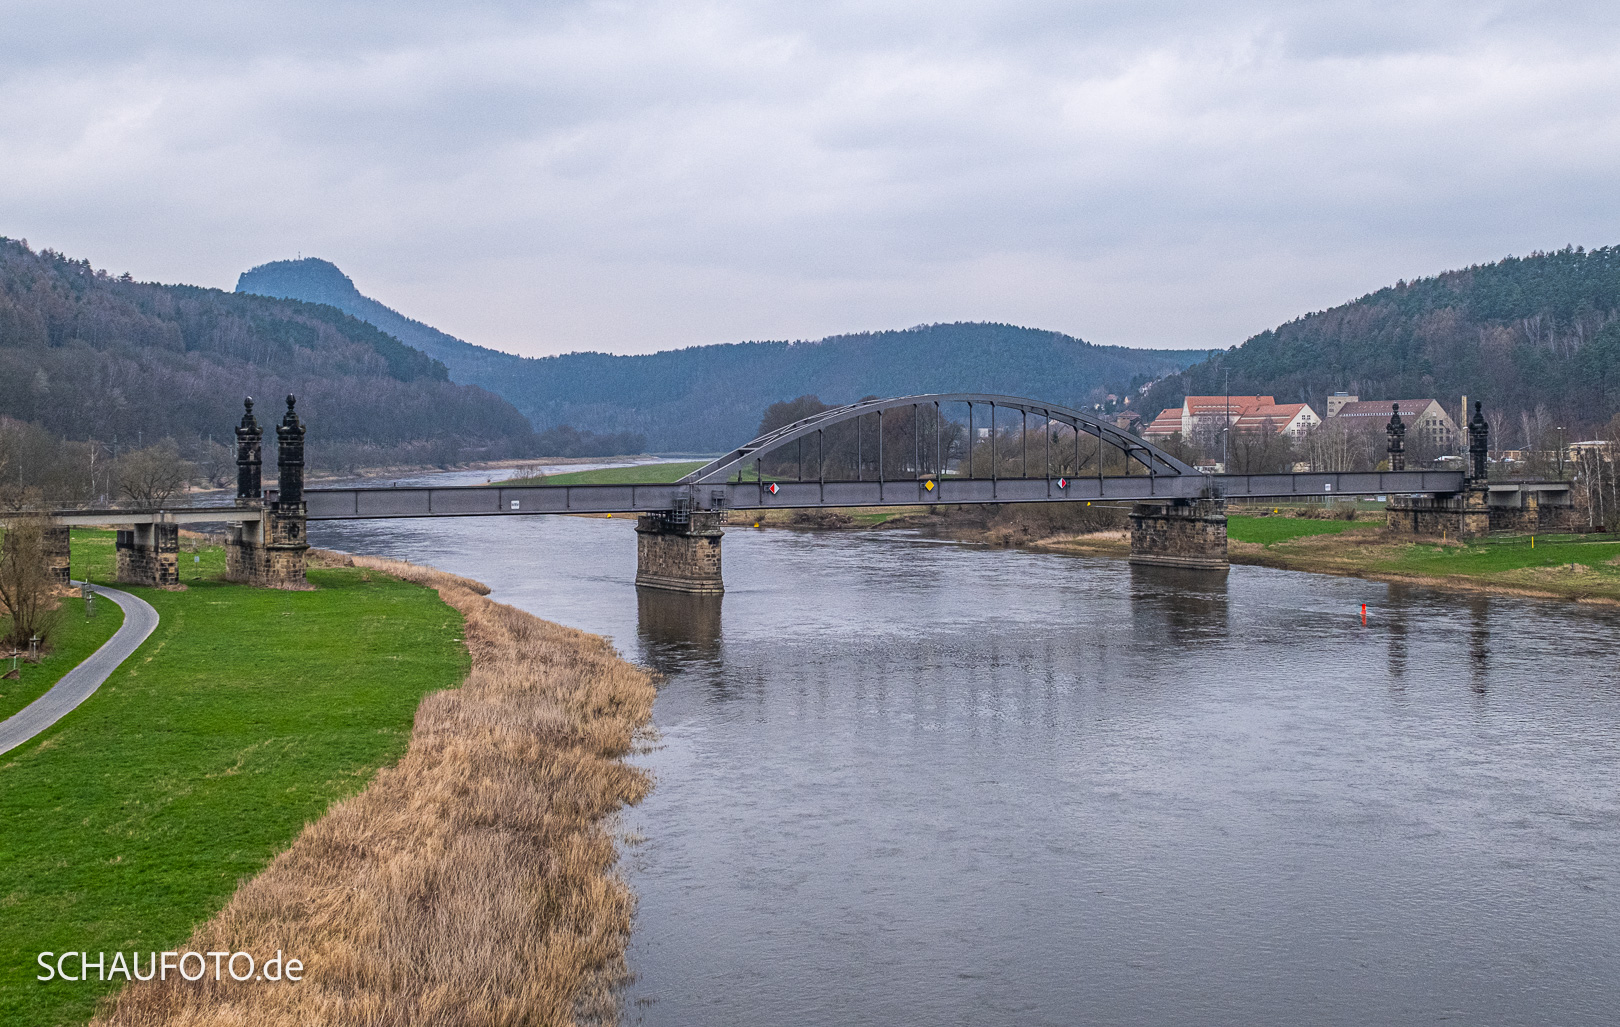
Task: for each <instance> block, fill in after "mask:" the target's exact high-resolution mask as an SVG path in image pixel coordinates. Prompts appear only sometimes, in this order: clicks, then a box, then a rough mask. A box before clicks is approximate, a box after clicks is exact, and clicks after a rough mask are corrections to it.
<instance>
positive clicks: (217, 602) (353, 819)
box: [0, 530, 652, 1027]
mask: <svg viewBox="0 0 1620 1027" xmlns="http://www.w3.org/2000/svg"><path fill="white" fill-rule="evenodd" d="M112 543H113V536H112V533H111V532H96V531H79V530H75V532H74V534H73V561H74V569H75V573H76V574H78V575H88V576H89V577H90V578H91V579H92V580H99V581H107V580H108V579H109V578H110V574H111V565H112V556H113V544H112ZM186 555H187V556H188V557H189V556H192V555H196V556H197V557H198V560H197V562H195V563H194V562H193V561H192V560H190V559H186V560H184V561H183V563H182V567H181V570H182V574H183V577H184V583H185V585H186V588H185V589H184V590H183V591H171V590H163V589H145V588H136V587H130V589H129V590H130V591H131V592H134V593H137V594H139V595H140V596H141V597H142V598H144V599H146V600H147V601H148V602H150V603H151V604H152V605H153V606H154V607H156V608H158V610H159V613H160V615H161V617H162V622H161V624H160V627H159V629H158V631H157V632H156V633H155V634H154V635H153V636H152V638H151V639H149V640H148V642H147V643H146V644H145V645H144V646H143V647H142V648H141V649H139V650H138V651H137V652H136V653H135V655H134V656H133V657H132V658H131V659H130V660H129V661H126V663H125V664H124V666H122V667H120V668H119V670H118V671H117V672H115V674H114V675H113V676H112V677H111V678H109V679H108V681H107V682H106V684H104V685H103V686H102V688H101V689H100V690H98V692H97V693H96V694H95V695H93V696H91V697H90V698H89V699H88V700H86V702H85V703H84V704H83V705H82V706H80V707H79V708H78V709H77V710H75V711H74V712H73V713H72V714H70V715H69V716H68V717H66V718H64V720H63V721H61V722H59V723H58V724H56V725H54V726H53V727H52V728H50V729H48V730H47V731H46V732H44V733H43V734H42V735H41V736H39V737H38V738H37V739H35V740H32V741H30V742H28V743H26V744H25V745H23V746H21V747H19V748H18V749H16V750H13V751H12V752H10V753H8V754H6V755H5V756H4V757H3V758H0V823H4V824H5V825H6V828H5V831H4V832H0V897H3V899H4V905H5V911H4V912H5V920H6V928H7V929H6V931H5V932H3V937H0V1023H6V1024H10V1023H18V1024H24V1023H26V1024H29V1025H30V1027H36V1025H57V1024H83V1023H85V1022H86V1020H88V1019H89V1018H90V1017H91V1016H92V1014H93V1013H95V1011H96V1006H97V1003H98V1000H101V999H103V998H105V997H108V996H110V995H111V994H112V993H113V992H114V991H116V989H117V988H119V987H120V986H122V985H124V984H125V980H124V979H123V978H114V979H109V980H107V981H96V980H94V979H93V978H94V977H95V975H94V973H92V975H91V976H92V980H91V981H88V982H71V983H70V982H64V981H52V982H48V983H47V982H39V981H36V980H35V977H36V974H37V973H38V972H39V968H38V966H37V965H36V956H37V955H38V953H39V952H63V951H67V950H70V949H71V950H73V951H88V952H91V953H94V952H96V951H106V952H109V953H111V952H114V951H124V952H129V951H131V950H139V951H141V952H142V953H143V954H144V953H147V952H151V951H163V950H170V949H176V948H178V947H183V946H184V944H185V943H186V939H187V937H188V936H192V937H197V938H201V937H203V936H204V932H209V931H214V932H221V936H229V937H232V938H237V939H241V940H240V941H232V942H230V944H232V945H233V946H234V948H235V949H241V950H245V951H257V952H259V953H260V955H261V957H262V956H264V955H269V954H271V953H273V951H274V950H275V949H276V948H278V947H279V948H283V949H286V950H288V954H289V956H296V957H298V958H301V959H303V961H304V963H305V965H306V967H307V968H308V972H307V974H306V977H305V980H304V982H303V983H301V984H300V985H298V986H296V987H294V988H292V989H290V990H286V991H276V990H275V989H273V988H268V986H266V987H267V990H266V991H264V992H262V993H254V994H249V995H246V996H243V995H239V994H234V993H209V994H207V995H204V996H200V995H198V994H196V993H189V992H188V993H185V994H182V992H183V991H184V990H185V989H176V987H175V985H174V982H173V981H172V979H171V981H170V982H169V985H168V986H167V989H166V990H165V989H160V988H157V987H155V986H154V985H141V986H139V987H138V988H136V989H135V990H133V991H131V992H129V993H128V994H126V995H123V996H119V997H118V999H117V1005H116V1006H109V1007H108V1008H105V1009H103V1010H102V1013H103V1016H104V1017H105V1018H106V1019H105V1020H104V1021H103V1022H113V1023H151V1022H164V1023H168V1022H173V1021H174V1019H175V1018H180V1019H184V1018H185V1017H193V1018H194V1022H219V1021H222V1020H224V1021H230V1020H231V1019H232V1018H233V1017H236V1016H237V1012H236V1011H237V1010H238V1009H246V1008H248V1007H249V1006H251V1007H252V1009H253V1010H254V1011H253V1012H252V1014H251V1015H249V1014H246V1013H244V1014H243V1016H246V1017H247V1021H246V1022H255V1023H260V1022H263V1023H274V1022H288V1023H291V1022H324V1023H344V1022H349V1021H347V1020H345V1019H344V1016H346V1015H352V1016H369V1014H367V1013H366V1010H368V1009H369V1010H376V1009H391V1010H395V1011H396V1012H397V1011H398V1009H399V1008H400V1006H401V1005H402V1004H403V1005H405V1006H407V1007H409V1009H411V1010H414V1012H406V1013H400V1014H399V1015H398V1016H397V1020H398V1022H413V1021H419V1020H423V1019H434V1018H435V1017H437V1018H439V1019H459V1018H460V1017H457V1016H454V1015H452V1013H451V1012H449V1011H448V1010H454V1009H457V1008H461V1009H488V1008H496V1007H499V1008H501V1009H505V1010H508V1011H517V1010H522V1012H523V1015H525V1016H530V1015H532V1017H533V1018H534V1019H537V1020H539V1019H545V1018H546V1015H548V1014H546V1013H542V1012H532V1013H531V1010H542V1009H543V1010H549V1011H555V1010H557V1009H566V1008H568V1005H567V1001H565V999H564V998H563V997H562V996H565V995H573V996H575V997H576V998H577V997H580V996H585V997H587V998H588V999H589V1001H590V1002H591V1003H595V1004H596V1005H597V1006H598V1007H599V1006H601V1004H602V1001H603V999H602V995H604V994H605V993H606V990H607V986H606V982H607V981H608V980H610V978H611V971H612V968H613V967H614V965H615V959H616V958H617V957H616V953H618V952H620V951H622V946H623V933H624V931H625V930H626V929H627V927H626V925H627V923H628V916H629V911H628V907H629V897H628V895H627V893H625V891H624V889H623V886H622V885H620V884H618V883H617V881H616V879H614V878H613V877H611V867H612V857H613V848H612V844H611V839H610V838H609V837H608V836H607V834H606V826H605V824H604V822H603V818H604V817H605V816H606V812H608V811H610V810H611V809H612V808H617V805H618V804H619V803H621V802H623V801H630V800H632V799H634V798H636V797H639V794H640V792H641V791H642V790H644V789H645V787H646V785H645V781H644V779H643V778H642V777H641V775H639V774H638V773H636V772H634V771H631V770H629V769H628V768H625V767H624V766H623V765H622V764H620V763H618V762H617V759H618V756H619V755H622V754H623V753H624V752H626V751H628V748H629V746H630V744H631V741H630V740H631V738H632V737H633V735H634V732H635V730H636V729H637V728H639V726H640V725H641V724H642V723H644V722H645V721H646V718H647V715H648V714H649V713H650V706H651V697H652V686H651V684H650V682H649V681H648V677H647V675H646V673H644V672H642V671H640V670H638V669H636V668H634V667H631V666H630V665H628V664H624V663H622V662H621V661H618V660H617V658H616V657H615V656H613V654H612V651H611V649H610V648H609V647H608V646H607V644H606V643H605V642H603V641H602V640H601V639H597V638H594V637H593V636H589V635H582V634H580V633H579V632H573V631H569V630H567V629H563V628H558V627H556V626H554V625H549V624H545V623H544V622H540V621H537V620H535V619H534V618H532V617H529V616H528V615H527V614H520V613H518V612H517V611H512V610H509V608H506V607H502V606H500V605H499V604H495V603H493V602H490V601H489V600H487V599H484V598H483V597H482V596H480V595H478V592H479V590H480V589H479V587H478V586H476V584H475V583H472V582H466V581H464V580H463V579H450V578H449V576H438V575H436V573H435V572H432V571H427V570H424V569H422V568H411V567H409V565H404V564H397V565H396V564H388V565H383V564H381V563H368V562H367V561H363V560H362V561H349V560H347V558H340V559H336V560H334V561H329V562H327V563H326V564H325V565H319V564H318V565H316V566H313V567H312V568H311V570H310V573H309V577H310V581H311V583H312V584H313V585H314V586H315V587H314V588H313V589H311V590H309V591H300V592H284V591H274V590H266V589H252V588H247V587H245V586H242V585H236V584H231V583H227V582H224V581H222V580H221V577H222V575H223V572H224V554H223V551H222V550H221V549H220V548H219V547H217V546H214V547H210V546H201V547H199V548H198V549H197V550H196V552H195V554H193V553H192V552H189V551H188V552H187V554H186ZM449 598H453V599H454V600H455V601H454V602H453V603H451V602H447V601H446V600H447V599H449ZM464 611H465V612H464ZM114 619H115V618H114V617H113V616H111V615H100V614H98V617H97V618H96V620H95V621H93V622H92V623H93V624H96V625H97V626H98V627H100V626H101V625H103V624H106V625H107V626H108V627H109V628H110V627H111V626H112V625H111V624H110V622H111V621H113V620H114ZM458 685H459V686H460V687H457V686H458ZM424 697H427V698H426V701H424ZM380 768H386V769H380ZM514 783H515V785H516V787H515V788H514V787H511V785H513V784H514ZM278 854H279V855H278ZM480 859H482V860H483V862H482V863H481V862H479V860H480ZM491 860H493V861H494V862H495V863H496V864H498V865H499V866H498V870H499V872H497V870H492V869H491V868H490V866H489V865H488V864H489V863H490V861H491ZM267 868H269V869H267ZM469 875H471V876H469ZM244 881H246V882H248V883H247V884H243V882H244ZM469 882H471V883H470V884H469ZM471 885H477V888H473V889H472V890H471V891H470V892H469V890H468V889H469V887H471ZM421 889H427V893H426V894H424V893H423V892H422V891H421ZM479 889H482V890H481V891H480V890H479ZM478 895H483V896H484V900H485V901H484V905H483V906H478V905H477V903H476V902H475V901H472V900H473V899H476V897H477V896H478ZM435 898H440V899H445V900H448V899H451V898H454V899H455V900H456V903H457V904H451V905H446V904H444V903H442V902H440V903H435V901H434V899H435ZM430 910H431V911H432V915H429V916H427V917H426V918H425V919H422V918H421V917H418V918H417V920H416V921H415V922H414V923H413V922H411V921H412V917H411V915H409V914H410V913H411V912H412V911H414V912H415V913H416V914H423V913H425V912H427V911H430ZM199 924H201V925H202V926H201V927H199V926H198V925H199ZM332 925H337V926H336V927H333V926H332ZM435 930H436V931H437V932H438V933H437V934H435V933H433V932H434V931H435ZM413 931H414V933H412V932H413ZM254 932H260V933H257V934H255V933H254ZM289 937H292V938H293V939H294V940H293V941H292V942H291V943H290V944H291V945H295V946H296V947H297V949H298V951H296V952H294V951H293V950H292V949H291V948H289V943H288V942H287V941H286V939H287V938H289ZM514 939H517V941H514ZM261 941H262V942H263V943H264V944H260V942H261ZM270 941H276V944H269V942H270ZM256 945H257V946H258V947H257V948H255V947H254V946H256ZM266 946H268V951H266ZM480 946H482V947H481V948H480ZM494 950H499V952H494ZM492 953H493V954H492ZM503 953H504V954H503ZM311 956H313V957H314V959H313V960H312V959H311V958H310V957H311ZM540 956H544V959H543V960H541V961H539V962H537V961H536V960H537V958H539V957H540ZM144 958H145V957H144V956H143V959H144ZM486 958H487V959H488V960H489V963H488V965H481V964H480V965H477V969H476V972H474V969H473V967H474V964H473V963H471V962H469V960H485V959H486ZM401 960H404V961H405V962H401ZM514 960H519V961H523V969H522V972H521V973H517V972H515V971H513V970H512V969H511V966H512V963H513V961H514ZM536 967H541V968H542V969H543V971H544V972H543V973H540V974H537V973H536ZM435 968H439V969H442V970H444V971H446V972H447V973H450V974H453V975H454V976H455V980H454V981H451V980H450V979H449V978H447V977H446V976H445V975H444V974H436V973H435ZM69 970H70V971H71V970H72V964H71V962H70V964H69ZM170 976H171V978H172V977H173V975H172V974H171V975H170ZM536 977H538V978H539V980H538V981H536V980H531V978H536ZM469 982H483V983H476V984H474V983H469ZM186 987H187V988H190V987H191V986H190V985H187V986H186ZM424 989H432V990H431V992H429V991H427V990H424ZM497 993H498V994H497ZM204 1000H206V1001H204ZM308 1000H319V1001H320V1002H325V1003H327V1006H323V1007H321V1008H319V1009H315V1010H314V1011H312V1008H313V1007H310V1006H308V1005H307V1004H305V1005H297V1004H296V1003H298V1002H307V1001H308ZM177 1002H178V1003H180V1004H178V1005H177V1004H176V1003H177ZM457 1002H461V1003H465V1005H463V1006H460V1007H457V1006H456V1005H455V1004H456V1003H457ZM209 1003H212V1004H209ZM221 1003H224V1004H221ZM434 1003H438V1005H434ZM340 1006H341V1007H342V1009H341V1010H338V1007H340ZM435 1009H436V1010H438V1012H434V1010H435ZM335 1010H336V1011H335ZM513 1018H514V1019H521V1018H522V1016H517V1015H514V1017H513ZM366 1022H372V1021H370V1020H367V1021H366Z"/></svg>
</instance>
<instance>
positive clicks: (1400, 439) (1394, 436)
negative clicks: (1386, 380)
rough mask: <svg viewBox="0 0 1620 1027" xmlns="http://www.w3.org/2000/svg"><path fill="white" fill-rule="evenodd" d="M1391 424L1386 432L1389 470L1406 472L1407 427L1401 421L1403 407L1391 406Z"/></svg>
mask: <svg viewBox="0 0 1620 1027" xmlns="http://www.w3.org/2000/svg"><path fill="white" fill-rule="evenodd" d="M1389 409H1390V417H1389V424H1387V425H1385V426H1384V431H1385V432H1386V433H1388V435H1389V469H1390V470H1392V471H1404V470H1406V425H1405V423H1404V422H1402V421H1401V405H1400V404H1399V403H1392V404H1390V408H1389Z"/></svg>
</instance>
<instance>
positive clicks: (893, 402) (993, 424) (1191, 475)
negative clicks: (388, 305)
mask: <svg viewBox="0 0 1620 1027" xmlns="http://www.w3.org/2000/svg"><path fill="white" fill-rule="evenodd" d="M947 404H961V405H963V406H965V407H966V409H967V420H966V428H967V431H966V434H965V435H960V434H959V430H960V428H961V427H962V424H961V423H960V422H957V421H953V420H950V419H947V418H946V417H945V416H944V410H943V408H944V407H945V406H946V405H947ZM1013 415H1016V417H1017V419H1018V422H1019V423H1020V425H1021V426H1022V428H1023V430H1021V431H1020V432H1019V433H1018V436H1017V445H1018V447H1019V451H1018V454H1017V461H1016V472H1017V473H1014V474H1008V473H1006V471H1007V470H1008V469H1009V467H1008V464H1009V461H1010V457H1009V455H1008V454H1004V453H1003V452H1001V451H1000V448H1001V447H1002V446H1003V445H1005V444H1006V442H1007V439H1006V438H1005V437H1004V436H1003V435H1002V434H1001V430H1002V428H1003V427H1004V426H1006V425H1007V424H1008V423H1009V421H1008V420H1003V418H1011V417H1012V416H1013ZM1034 417H1039V418H1041V422H1040V423H1041V425H1042V426H1043V428H1044V430H1042V431H1041V432H1040V434H1039V436H1038V438H1040V440H1041V441H1040V444H1039V445H1038V446H1037V447H1032V446H1031V445H1030V443H1031V440H1032V439H1034V438H1037V436H1035V435H1033V434H1032V433H1031V432H1030V431H1029V430H1028V426H1029V421H1030V419H1031V418H1034ZM981 418H982V420H980V419H981ZM885 419H887V422H888V425H889V427H888V428H887V429H886V428H885ZM842 426H848V427H851V428H852V429H853V430H854V432H855V447H856V459H855V461H854V464H853V467H851V468H848V469H847V471H848V473H843V474H841V475H837V476H829V475H828V458H827V444H828V438H829V435H831V434H832V432H833V429H835V428H839V427H842ZM868 426H871V427H873V428H875V431H873V432H872V437H871V439H870V441H871V442H872V444H873V446H874V447H875V448H874V449H873V450H872V452H871V455H872V458H873V459H871V460H869V459H868V455H867V451H866V449H865V446H866V443H867V441H868V436H867V434H866V432H867V429H868ZM947 436H949V440H950V442H951V443H952V446H947ZM1054 436H1057V438H1054ZM896 445H899V446H900V447H901V452H900V453H899V454H897V455H896V454H894V447H895V446H896ZM1032 448H1037V449H1039V452H1038V453H1031V449H1032ZM1065 449H1066V450H1067V451H1068V452H1067V453H1065V452H1063V450H1065ZM886 450H887V452H886ZM784 452H790V453H791V454H792V459H791V466H792V467H793V473H787V468H788V466H789V460H788V458H785V457H782V456H780V454H783V453H784ZM773 454H778V457H777V459H776V460H775V461H774V462H773V461H771V459H770V458H771V457H772V455H773ZM891 455H893V456H894V459H890V457H891ZM1065 457H1068V458H1070V459H1067V460H1066V459H1065ZM807 459H808V460H809V461H810V465H811V466H813V468H814V472H815V473H814V474H813V475H811V474H807V473H806V470H805V468H806V460H807ZM1054 459H1056V463H1057V467H1056V469H1054ZM1032 460H1033V461H1034V465H1033V466H1032ZM1071 460H1072V466H1070V463H1071ZM953 461H954V466H953ZM767 465H769V466H770V467H771V468H772V469H771V470H767ZM981 465H982V467H983V472H982V473H981V471H980V468H981ZM868 467H872V469H873V473H872V474H870V475H868V473H867V469H868ZM750 471H751V472H752V473H750ZM891 472H892V473H891ZM1463 486H1464V481H1463V473H1462V472H1460V471H1374V472H1313V473H1303V474H1253V475H1249V474H1216V475H1211V474H1204V473H1202V472H1200V471H1198V470H1197V469H1196V468H1194V467H1192V466H1190V465H1189V464H1187V463H1186V462H1184V461H1182V460H1180V459H1179V458H1177V457H1175V456H1174V455H1172V454H1170V453H1168V452H1166V451H1164V450H1163V449H1160V448H1159V447H1157V446H1155V445H1153V444H1151V443H1149V442H1146V441H1145V440H1143V439H1141V438H1139V437H1137V436H1135V435H1132V434H1130V433H1129V432H1126V431H1123V430H1121V429H1120V428H1118V427H1117V426H1115V425H1113V424H1110V423H1108V422H1107V421H1104V420H1101V419H1100V418H1098V417H1096V416H1094V415H1092V414H1088V413H1085V412H1084V411H1080V410H1074V409H1071V408H1069V407H1065V406H1061V405H1059V404H1056V403H1043V402H1040V401H1039V400H1032V399H1024V398H1020V397H1016V396H998V395H992V394H987V393H943V394H932V395H921V396H904V397H900V398H897V399H875V400H866V401H863V402H859V403H850V404H846V405H844V406H838V407H833V408H831V409H829V410H824V411H822V412H821V413H818V414H815V415H812V416H810V417H806V418H803V419H801V420H799V421H795V422H793V423H792V424H788V425H784V426H783V427H781V428H778V429H776V430H774V431H771V432H767V433H766V434H764V435H761V436H760V437H758V438H756V439H753V440H751V441H750V442H748V443H745V444H744V445H742V446H739V447H737V448H736V449H733V450H731V451H730V452H728V453H726V454H725V455H723V456H721V457H718V458H716V459H714V460H711V461H709V462H708V463H707V464H705V465H704V466H702V467H700V468H698V469H697V470H695V471H693V472H691V473H690V474H688V475H686V476H685V477H684V478H682V479H681V480H680V481H678V482H675V483H673V484H624V485H544V484H540V485H481V486H445V487H433V486H428V487H407V488H390V487H364V488H320V489H308V490H306V491H305V493H304V497H305V500H306V502H307V504H308V515H309V519H310V520H352V519H366V518H392V517H467V516H486V515H513V514H516V515H527V514H563V513H671V512H674V513H677V514H679V513H681V512H689V511H723V510H727V509H770V508H782V509H792V508H808V507H849V506H915V505H934V504H939V505H950V504H974V503H1034V502H1074V501H1077V500H1078V501H1086V502H1098V501H1114V502H1143V501H1155V500H1157V501H1170V500H1191V499H1200V498H1221V497H1223V496H1233V497H1239V496H1253V497H1257V498H1258V497H1268V498H1282V497H1291V496H1298V497H1304V496H1322V495H1350V496H1355V495H1385V494H1391V493H1394V494H1412V493H1453V492H1459V491H1461V490H1462V488H1463Z"/></svg>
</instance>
